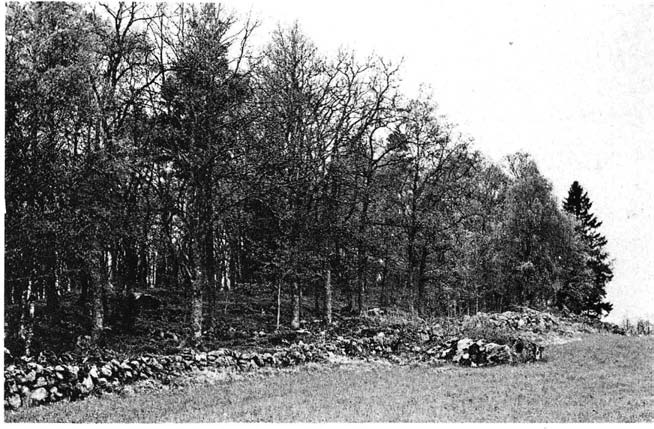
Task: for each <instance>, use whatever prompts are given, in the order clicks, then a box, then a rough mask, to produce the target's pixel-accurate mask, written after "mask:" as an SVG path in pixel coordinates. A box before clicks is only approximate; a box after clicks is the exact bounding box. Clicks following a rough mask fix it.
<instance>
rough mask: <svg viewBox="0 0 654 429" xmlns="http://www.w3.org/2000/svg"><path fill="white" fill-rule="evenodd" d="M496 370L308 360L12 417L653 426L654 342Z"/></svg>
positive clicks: (632, 340) (9, 416)
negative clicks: (266, 373)
mask: <svg viewBox="0 0 654 429" xmlns="http://www.w3.org/2000/svg"><path fill="white" fill-rule="evenodd" d="M545 359H546V360H545V361H543V362H539V363H534V364H526V365H516V366H498V367H490V368H461V367H453V366H452V367H451V366H444V367H437V368H435V367H426V366H413V367H399V366H394V365H383V364H378V363H346V364H340V365H331V366H327V367H325V366H315V365H309V366H304V367H299V368H297V369H296V370H294V371H287V372H282V373H279V374H277V375H273V376H270V377H264V378H246V379H241V380H232V381H223V382H218V383H217V384H213V385H208V384H204V383H199V384H192V385H188V386H186V387H184V388H182V389H175V390H159V391H144V392H140V393H137V394H136V395H135V396H129V397H122V396H118V395H113V394H112V395H104V396H102V397H100V398H90V399H88V400H85V401H81V402H75V403H58V404H54V405H50V406H44V407H38V408H33V409H23V410H20V411H18V412H5V420H6V421H7V422H87V423H88V422H133V423H135V422H140V423H145V422H216V421H237V422H262V421H263V422H297V421H303V422H327V421H331V422H370V421H375V422H377V421H382V422H383V421H390V422H397V421H402V422H431V421H438V422H650V421H653V420H654V375H653V373H654V371H653V370H654V338H652V337H622V336H617V335H588V336H584V338H583V339H582V340H581V341H574V342H569V343H567V344H562V345H557V346H551V347H548V348H547V349H546V353H545Z"/></svg>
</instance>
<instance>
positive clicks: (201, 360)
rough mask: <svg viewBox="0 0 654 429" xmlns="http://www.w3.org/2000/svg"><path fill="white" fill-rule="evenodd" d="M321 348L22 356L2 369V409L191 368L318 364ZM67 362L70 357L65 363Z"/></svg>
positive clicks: (161, 377)
mask: <svg viewBox="0 0 654 429" xmlns="http://www.w3.org/2000/svg"><path fill="white" fill-rule="evenodd" d="M326 358H327V354H326V352H325V350H324V349H320V348H317V347H316V346H314V345H312V344H305V343H302V342H300V343H298V344H293V345H291V346H290V347H287V348H285V349H279V350H270V351H263V352H247V351H243V352H241V351H237V350H230V349H218V350H213V351H210V352H197V351H194V350H190V349H189V350H185V351H183V352H182V353H180V354H176V355H168V356H161V355H148V356H141V357H138V358H133V359H128V358H125V359H122V360H119V359H116V358H114V359H111V360H106V361H95V362H92V361H91V360H89V359H88V357H87V358H84V359H81V362H80V363H76V364H73V363H58V362H57V361H60V360H61V359H55V361H54V362H53V361H50V362H48V361H46V359H43V358H41V359H32V358H28V357H21V358H20V359H18V360H17V361H16V362H13V363H11V364H9V365H7V366H6V367H5V377H4V387H5V408H10V409H16V408H19V407H21V406H34V405H40V404H44V403H49V402H56V401H60V400H63V399H67V400H77V399H81V398H84V397H86V396H88V395H90V394H92V393H100V392H111V391H118V390H120V389H121V388H122V387H123V386H125V385H127V384H130V383H133V382H136V381H139V380H147V379H154V380H158V381H160V382H162V383H164V384H168V383H170V382H171V380H173V379H174V378H175V377H178V376H180V375H182V373H185V372H189V371H193V370H196V369H208V368H209V369H210V368H215V369H219V368H231V369H233V370H236V371H252V370H255V369H257V368H260V367H275V368H283V367H287V366H291V365H298V364H302V363H305V362H323V361H325V360H326ZM66 360H70V359H66Z"/></svg>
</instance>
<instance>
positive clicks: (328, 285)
mask: <svg viewBox="0 0 654 429" xmlns="http://www.w3.org/2000/svg"><path fill="white" fill-rule="evenodd" d="M325 321H326V322H327V323H329V324H331V323H332V270H331V268H327V270H326V271H325Z"/></svg>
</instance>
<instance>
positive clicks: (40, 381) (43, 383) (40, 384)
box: [34, 377, 48, 387]
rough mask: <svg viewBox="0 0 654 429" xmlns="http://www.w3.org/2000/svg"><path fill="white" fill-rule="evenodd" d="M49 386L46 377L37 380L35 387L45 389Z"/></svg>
mask: <svg viewBox="0 0 654 429" xmlns="http://www.w3.org/2000/svg"><path fill="white" fill-rule="evenodd" d="M47 385H48V382H47V381H46V380H45V377H39V378H37V379H36V383H35V384H34V387H45V386H47Z"/></svg>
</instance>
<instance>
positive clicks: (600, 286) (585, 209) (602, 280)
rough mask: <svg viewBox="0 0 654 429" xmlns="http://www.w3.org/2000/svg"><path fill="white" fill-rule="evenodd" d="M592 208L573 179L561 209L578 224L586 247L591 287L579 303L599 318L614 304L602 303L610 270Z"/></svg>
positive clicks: (602, 239) (584, 193) (603, 240)
mask: <svg viewBox="0 0 654 429" xmlns="http://www.w3.org/2000/svg"><path fill="white" fill-rule="evenodd" d="M592 205H593V203H592V202H591V201H590V198H588V193H587V192H585V191H584V189H583V188H582V187H581V185H579V182H577V181H576V180H575V181H574V182H573V183H572V185H571V186H570V190H569V191H568V197H567V198H566V199H565V201H563V209H564V210H565V211H566V212H568V213H570V214H572V215H574V216H575V218H576V219H577V221H578V222H577V226H576V228H575V230H576V233H577V234H578V235H579V237H580V238H581V240H582V242H583V243H585V244H586V248H587V252H588V258H587V266H588V268H589V269H590V270H591V272H592V274H593V288H592V289H591V291H590V292H589V294H588V296H586V297H585V301H586V302H584V303H582V308H583V309H584V310H586V311H591V312H593V313H595V314H596V315H598V316H599V315H601V314H602V311H606V312H607V313H608V312H610V311H611V310H612V309H613V305H611V304H610V303H608V302H606V301H604V297H605V296H606V284H607V283H608V282H609V281H611V279H612V278H613V271H612V270H611V263H610V261H609V260H608V257H609V255H608V253H607V252H606V250H605V246H606V244H607V240H606V237H604V236H603V235H602V234H600V233H599V232H598V229H599V227H600V226H602V222H601V221H599V220H598V219H597V217H596V216H595V215H594V214H593V213H591V211H590V209H591V207H592Z"/></svg>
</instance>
